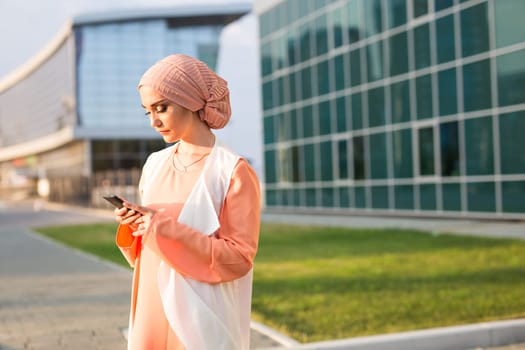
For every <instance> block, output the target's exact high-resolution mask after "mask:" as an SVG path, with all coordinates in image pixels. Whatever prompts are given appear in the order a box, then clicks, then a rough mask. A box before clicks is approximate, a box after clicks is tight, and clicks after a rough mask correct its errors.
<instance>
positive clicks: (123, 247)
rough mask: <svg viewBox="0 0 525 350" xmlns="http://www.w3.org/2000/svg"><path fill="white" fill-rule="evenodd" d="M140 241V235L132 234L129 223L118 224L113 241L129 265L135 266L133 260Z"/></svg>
mask: <svg viewBox="0 0 525 350" xmlns="http://www.w3.org/2000/svg"><path fill="white" fill-rule="evenodd" d="M140 241H141V237H135V236H133V231H132V229H131V228H130V227H129V225H119V227H118V228H117V235H116V238H115V243H116V244H117V247H118V248H119V249H120V251H121V253H122V255H124V258H126V261H127V262H128V263H129V265H130V266H131V267H134V266H135V260H136V259H137V256H138V252H139V249H140Z"/></svg>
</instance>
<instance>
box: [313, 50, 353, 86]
mask: <svg viewBox="0 0 525 350" xmlns="http://www.w3.org/2000/svg"><path fill="white" fill-rule="evenodd" d="M345 57H346V55H339V56H336V57H335V58H334V61H333V62H334V64H333V65H332V66H333V74H332V76H333V77H335V90H336V91H339V90H342V89H344V88H345V87H346V82H345V79H346V76H347V70H346V68H345ZM317 74H318V75H320V74H321V73H320V72H317ZM327 76H328V74H327Z"/></svg>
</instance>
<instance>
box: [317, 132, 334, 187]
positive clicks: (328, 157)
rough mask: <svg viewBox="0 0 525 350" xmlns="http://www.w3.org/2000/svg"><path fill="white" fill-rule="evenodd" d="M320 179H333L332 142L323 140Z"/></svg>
mask: <svg viewBox="0 0 525 350" xmlns="http://www.w3.org/2000/svg"><path fill="white" fill-rule="evenodd" d="M320 147H321V153H320V154H321V155H322V156H321V158H320V163H321V164H320V165H321V181H332V180H333V179H334V174H333V170H332V167H333V160H332V159H333V157H332V142H331V141H325V142H321V144H320Z"/></svg>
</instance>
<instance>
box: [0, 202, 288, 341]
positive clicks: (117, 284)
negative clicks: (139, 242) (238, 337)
mask: <svg viewBox="0 0 525 350" xmlns="http://www.w3.org/2000/svg"><path fill="white" fill-rule="evenodd" d="M65 209H67V208H64V209H63V210H40V211H34V209H33V207H32V206H31V205H28V203H27V202H26V203H11V204H6V203H0V350H15V349H35V350H36V349H38V350H62V349H64V350H65V349H67V350H83V349H86V350H95V349H104V350H105V349H107V350H118V349H122V350H124V349H125V348H126V340H125V338H124V336H123V332H122V331H123V330H124V329H126V328H127V322H128V313H129V302H130V288H131V271H130V270H128V269H125V268H122V267H119V266H117V265H114V264H111V263H107V262H104V261H102V260H100V259H98V258H95V257H93V256H91V255H87V254H84V253H81V252H78V251H76V250H72V249H70V248H67V247H64V246H62V245H60V244H57V243H55V242H52V241H49V240H47V239H45V238H42V236H40V235H38V234H35V233H33V232H32V231H31V229H30V228H31V227H38V226H47V225H59V224H74V223H88V222H104V221H109V220H113V218H112V216H111V210H108V213H109V214H107V213H104V212H100V213H96V212H95V213H94V212H93V211H85V213H82V211H79V210H65ZM263 330H264V327H263ZM276 345H278V343H276V342H275V341H274V340H273V339H271V338H269V337H267V336H266V335H265V334H264V333H261V332H260V331H256V330H253V331H252V348H253V349H257V348H263V347H272V346H276Z"/></svg>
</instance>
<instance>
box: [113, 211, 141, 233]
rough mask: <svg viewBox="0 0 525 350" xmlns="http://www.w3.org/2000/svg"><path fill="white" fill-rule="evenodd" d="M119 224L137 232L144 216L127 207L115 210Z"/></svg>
mask: <svg viewBox="0 0 525 350" xmlns="http://www.w3.org/2000/svg"><path fill="white" fill-rule="evenodd" d="M114 213H115V217H116V220H117V222H119V223H120V224H121V225H128V226H129V227H130V228H131V229H132V230H137V229H138V227H139V224H140V222H137V220H139V219H140V218H141V216H142V214H141V213H139V212H137V211H135V210H133V209H129V208H126V207H122V208H117V209H115V210H114Z"/></svg>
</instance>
